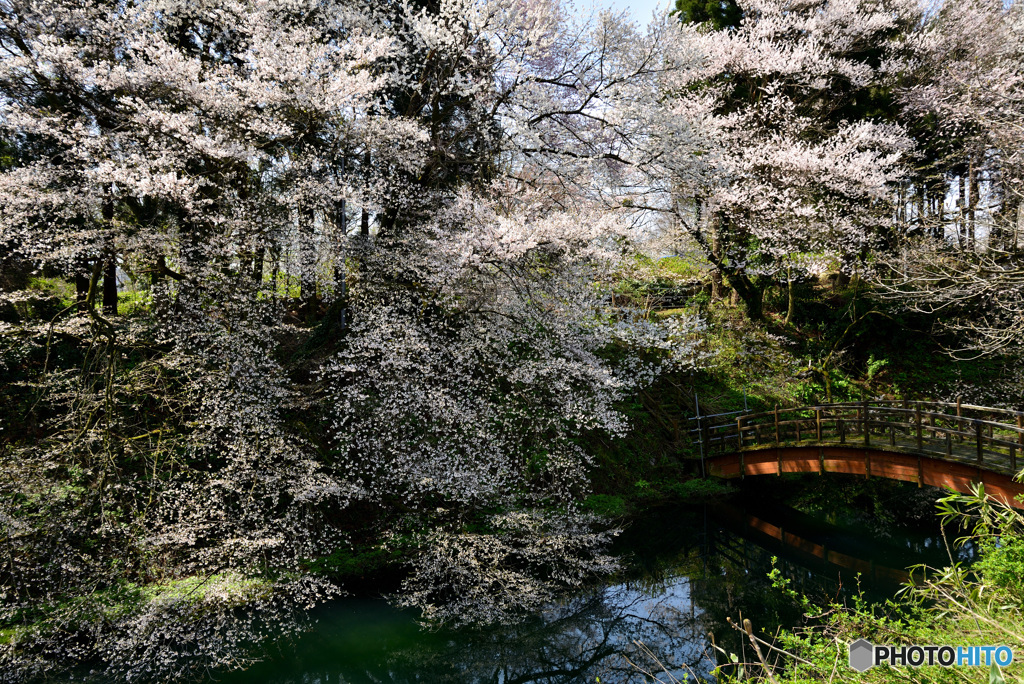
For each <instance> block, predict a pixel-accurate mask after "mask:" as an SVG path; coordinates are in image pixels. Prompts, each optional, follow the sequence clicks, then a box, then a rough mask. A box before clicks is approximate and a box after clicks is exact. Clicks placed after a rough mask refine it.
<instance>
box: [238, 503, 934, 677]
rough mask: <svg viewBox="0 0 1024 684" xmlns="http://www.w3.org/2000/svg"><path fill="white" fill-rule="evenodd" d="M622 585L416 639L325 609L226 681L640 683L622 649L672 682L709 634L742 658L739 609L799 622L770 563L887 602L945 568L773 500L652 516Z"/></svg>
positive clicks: (909, 543) (822, 593) (702, 660)
mask: <svg viewBox="0 0 1024 684" xmlns="http://www.w3.org/2000/svg"><path fill="white" fill-rule="evenodd" d="M618 545H619V549H618V550H619V551H620V552H624V553H628V554H629V555H630V557H631V560H630V567H631V568H632V570H631V572H630V574H629V576H628V577H627V578H626V579H625V580H624V581H622V582H621V583H619V584H614V585H610V586H605V587H598V588H594V589H592V590H590V591H588V592H584V593H581V594H579V595H577V596H574V597H572V598H570V599H568V600H566V601H564V602H563V603H561V604H558V605H553V606H550V607H549V608H548V609H547V610H546V611H544V612H543V613H542V614H540V615H537V616H535V617H534V618H533V619H531V620H529V621H527V622H525V623H523V624H520V625H517V626H514V627H504V628H500V629H492V630H482V631H481V630H476V631H473V630H460V631H437V632H428V631H422V630H420V629H419V628H418V627H417V626H416V624H415V623H414V620H413V616H412V615H411V614H409V613H408V612H402V611H398V610H395V609H393V608H391V607H389V606H388V605H387V604H386V603H384V602H383V601H377V600H344V601H338V602H336V603H334V604H332V605H330V606H325V607H324V608H323V609H321V610H320V612H319V614H318V616H317V617H318V625H317V628H316V630H314V631H313V632H312V633H310V634H308V635H306V636H304V637H303V638H302V639H301V640H299V642H298V643H297V644H295V645H294V647H293V648H290V649H288V650H287V651H286V652H284V653H281V654H280V655H279V656H277V657H275V658H273V659H271V660H269V661H268V662H265V663H262V664H260V665H259V666H257V667H255V668H253V669H251V670H249V671H248V672H245V673H239V674H236V675H231V676H229V677H225V678H224V679H225V681H228V682H236V681H237V682H243V681H244V682H268V683H270V682H273V683H275V684H285V683H289V684H290V683H296V684H298V683H300V682H301V683H303V684H329V683H330V684H356V683H363V682H366V683H370V682H374V683H378V682H394V683H399V682H402V683H405V682H432V683H433V682H436V683H440V684H444V683H449V682H450V683H453V684H454V683H458V684H462V683H467V682H491V683H495V684H526V683H528V682H536V683H541V684H556V683H557V684H563V683H565V684H568V683H570V682H571V683H576V682H595V681H597V680H598V678H599V680H600V681H601V682H606V683H607V682H634V681H635V682H640V681H644V678H643V676H642V675H640V674H639V673H638V672H637V671H636V670H635V669H634V667H633V666H632V665H631V664H630V662H629V661H630V660H634V661H636V660H637V658H638V654H637V653H636V647H635V646H634V643H633V642H634V640H638V641H641V642H642V643H644V644H645V645H646V646H647V647H648V648H650V649H651V650H652V651H653V652H654V653H657V654H658V656H659V658H661V659H662V662H664V663H665V664H666V665H667V666H668V667H669V669H670V670H671V671H673V673H674V674H675V675H676V676H681V675H682V674H684V673H690V674H691V675H696V676H697V677H699V678H707V677H709V674H710V672H711V670H712V669H713V668H714V667H715V665H716V659H715V657H714V655H713V653H714V652H713V650H712V649H711V648H710V642H709V638H708V635H709V634H713V635H714V638H715V640H716V643H718V644H719V645H721V646H723V647H724V648H726V650H729V651H732V652H736V653H737V654H738V655H739V656H740V657H741V658H743V657H744V656H745V655H746V654H745V652H744V643H743V640H741V639H739V638H738V635H737V634H736V633H735V632H734V630H732V629H731V628H730V627H729V626H728V624H727V623H726V618H727V617H732V618H733V619H734V620H735V619H737V618H738V617H739V615H740V614H741V613H742V615H743V616H744V617H749V618H750V619H751V620H753V622H754V625H755V627H757V628H758V629H759V630H762V631H766V632H768V633H769V634H771V633H773V632H774V631H775V629H776V628H777V627H778V626H780V625H785V626H791V625H795V624H798V623H799V621H800V619H801V615H800V610H799V608H798V606H797V605H796V604H795V603H794V602H793V601H792V600H790V599H788V598H787V597H786V596H785V595H784V594H783V593H782V592H780V591H778V590H775V589H773V588H772V587H771V582H770V581H769V579H768V577H767V573H768V571H769V570H770V569H771V568H772V557H773V556H776V557H778V561H777V562H776V567H778V568H779V570H780V571H781V572H782V574H783V575H784V576H786V577H788V578H789V579H790V580H791V582H792V585H791V586H793V587H794V588H796V589H798V590H800V591H803V592H806V593H809V594H811V595H813V596H816V597H818V598H819V599H821V600H824V599H827V598H829V597H839V598H842V597H843V596H845V595H848V594H849V592H850V591H851V590H854V589H855V588H856V582H855V581H854V578H855V576H856V572H857V571H861V572H863V571H864V570H865V569H866V570H867V571H868V572H863V575H862V581H861V587H862V588H863V589H864V590H866V591H867V592H869V594H873V595H875V596H876V597H878V598H884V597H887V596H891V595H892V591H893V589H894V588H895V586H894V582H895V581H896V580H900V579H901V578H902V577H903V568H905V567H906V566H907V565H911V564H915V563H921V562H928V563H932V564H943V563H944V562H946V561H947V560H948V559H947V557H946V551H945V550H944V547H943V544H942V539H941V537H940V536H938V535H937V534H935V535H925V534H913V533H906V534H903V535H894V536H893V537H892V538H891V539H890V540H888V541H887V543H885V544H884V545H880V544H879V543H878V541H877V539H876V538H875V537H874V536H873V535H870V534H867V533H860V534H858V533H857V532H856V531H852V530H849V529H842V528H838V527H836V526H831V525H827V524H822V523H821V522H820V521H818V520H816V519H812V518H809V517H808V516H804V515H802V514H800V513H798V512H796V511H793V510H792V509H786V508H785V507H780V506H778V505H776V504H771V503H768V504H758V505H756V506H754V507H753V508H751V509H749V510H744V509H741V508H739V507H738V506H736V505H734V504H719V505H715V506H707V507H688V508H673V509H665V510H662V511H657V512H655V513H652V514H650V515H649V516H647V518H645V519H644V520H642V521H640V522H639V523H638V524H636V525H634V526H633V527H632V528H631V529H630V530H629V531H628V532H627V533H626V534H624V535H623V536H622V538H621V539H620V541H619V542H618Z"/></svg>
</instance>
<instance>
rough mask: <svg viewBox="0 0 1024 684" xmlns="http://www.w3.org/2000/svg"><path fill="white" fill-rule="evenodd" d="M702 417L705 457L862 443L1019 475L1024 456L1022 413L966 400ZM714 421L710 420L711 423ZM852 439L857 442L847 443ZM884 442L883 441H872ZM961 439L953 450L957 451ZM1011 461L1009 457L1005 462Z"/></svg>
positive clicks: (890, 401) (828, 406) (892, 402)
mask: <svg viewBox="0 0 1024 684" xmlns="http://www.w3.org/2000/svg"><path fill="white" fill-rule="evenodd" d="M730 417H731V418H732V420H728V421H723V422H720V423H719V422H715V421H714V420H713V418H712V417H702V418H704V420H703V421H702V426H701V429H700V439H701V441H702V442H703V443H704V444H705V454H706V455H711V454H710V451H712V450H713V451H714V452H715V453H719V454H721V453H728V452H729V451H739V452H743V451H750V450H757V449H764V448H771V447H772V446H785V445H790V446H792V445H793V444H797V445H800V446H813V445H815V444H818V445H822V446H826V445H834V444H836V443H839V444H847V443H850V444H851V445H852V444H856V443H861V444H862V445H863V446H864V447H866V448H871V449H877V448H882V449H886V448H888V449H896V450H898V451H905V452H911V453H919V454H922V455H925V454H926V455H928V456H935V455H937V454H938V455H941V457H942V458H944V459H946V460H954V461H974V462H976V463H979V464H981V463H985V464H986V467H989V466H990V465H994V466H997V467H1000V468H1001V467H1002V465H1003V461H1004V460H1008V465H1009V468H1010V469H1011V470H1014V472H1015V470H1016V466H1017V459H1018V455H1019V456H1021V457H1024V411H1011V410H1009V409H998V408H991V407H985V406H974V405H972V404H964V403H962V402H959V403H955V404H954V403H952V402H929V401H914V402H910V401H905V400H898V399H897V400H893V399H884V400H876V401H859V402H840V403H833V404H814V405H808V406H798V407H793V408H785V409H783V408H779V407H778V406H776V407H775V408H773V409H772V410H771V411H761V412H757V413H747V414H742V415H738V416H730ZM709 418H711V419H709ZM852 436H855V437H853V441H852V442H850V441H849V439H850V438H851V437H852ZM876 436H877V437H880V438H881V439H880V441H877V442H876V440H875V439H874V438H875V437H876ZM954 442H955V448H954ZM1007 457H1008V459H1007Z"/></svg>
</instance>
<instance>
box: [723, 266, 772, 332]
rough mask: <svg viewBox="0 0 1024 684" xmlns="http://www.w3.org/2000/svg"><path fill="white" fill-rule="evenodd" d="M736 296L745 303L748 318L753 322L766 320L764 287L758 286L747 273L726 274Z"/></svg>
mask: <svg viewBox="0 0 1024 684" xmlns="http://www.w3.org/2000/svg"><path fill="white" fill-rule="evenodd" d="M725 277H726V278H728V280H729V285H731V286H732V289H733V291H734V292H735V293H736V296H737V297H738V298H739V299H740V300H742V301H743V308H744V309H745V310H746V313H747V318H749V319H750V320H752V321H760V320H761V319H763V318H764V287H761V286H759V285H757V284H756V283H755V282H754V281H753V280H752V279H751V278H750V277H749V276H748V275H747V274H745V273H726V274H725Z"/></svg>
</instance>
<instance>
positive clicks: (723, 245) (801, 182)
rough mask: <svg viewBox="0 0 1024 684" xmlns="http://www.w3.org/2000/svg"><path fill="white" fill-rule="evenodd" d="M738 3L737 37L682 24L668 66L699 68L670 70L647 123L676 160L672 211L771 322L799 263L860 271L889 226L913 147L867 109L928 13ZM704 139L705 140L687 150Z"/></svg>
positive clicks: (668, 184)
mask: <svg viewBox="0 0 1024 684" xmlns="http://www.w3.org/2000/svg"><path fill="white" fill-rule="evenodd" d="M739 7H740V9H741V10H742V14H743V20H742V22H741V23H740V25H739V27H738V28H736V29H734V30H732V29H724V30H707V29H706V28H704V27H699V26H694V25H685V26H683V27H681V28H679V30H678V31H677V32H676V40H675V43H674V44H675V48H674V49H672V50H671V51H670V52H669V53H668V54H667V59H668V60H670V61H672V62H674V63H677V64H681V65H685V64H694V66H691V67H688V68H676V69H669V70H667V71H666V75H665V78H664V79H663V81H662V85H661V87H662V88H663V92H664V93H665V97H664V99H663V101H662V106H661V107H660V108H659V111H658V113H657V115H658V117H659V120H657V121H652V122H651V123H650V124H649V125H648V128H649V131H650V133H649V135H650V137H651V140H652V143H656V144H657V145H658V149H659V151H662V152H663V154H662V155H661V156H660V157H659V158H658V160H659V162H660V163H659V165H658V167H657V173H656V174H653V176H652V186H654V187H656V188H657V189H658V190H660V191H661V193H662V195H663V199H662V200H661V201H660V205H659V206H661V207H662V208H664V209H668V210H670V211H673V212H675V213H676V215H677V220H678V221H679V222H680V223H681V225H683V226H684V227H685V229H686V230H687V232H688V233H689V234H690V236H691V237H692V238H693V239H694V240H695V241H696V243H697V244H698V245H699V246H700V247H701V248H702V249H703V251H704V253H705V255H706V257H707V258H708V260H709V261H710V262H711V263H712V265H713V266H714V268H715V269H716V270H717V271H718V272H719V273H721V275H722V276H723V277H724V278H726V279H727V280H728V282H729V284H730V285H731V286H732V287H733V288H734V290H735V291H736V293H737V294H738V295H739V296H740V297H741V298H742V299H743V301H744V304H745V306H746V309H747V312H748V314H749V315H750V316H751V317H752V318H758V317H760V316H761V306H762V305H761V301H762V296H763V292H764V288H765V286H766V284H767V283H768V282H771V281H772V280H773V279H776V278H777V277H778V274H779V273H780V272H786V271H788V270H791V268H792V266H793V264H791V263H790V262H789V259H790V257H791V255H793V254H795V253H814V254H818V255H825V256H832V257H835V258H838V259H841V260H843V261H844V262H845V263H847V264H848V263H849V262H850V261H851V259H854V258H856V257H857V256H858V255H863V254H864V251H865V250H866V249H867V248H868V247H869V245H870V244H871V241H872V240H873V239H874V238H875V237H876V236H877V235H878V234H879V233H881V232H884V231H885V230H887V229H888V228H889V226H890V224H891V209H890V200H891V188H892V185H893V184H894V183H895V182H896V181H898V180H899V179H900V178H901V176H902V174H903V173H904V169H903V159H904V156H905V154H906V153H907V152H908V150H910V148H911V146H912V143H911V140H910V139H909V137H908V136H907V134H906V133H905V131H904V130H903V129H902V128H901V127H900V126H899V125H898V124H894V123H889V122H885V121H879V120H876V119H872V118H870V117H865V116H863V115H861V114H860V113H859V112H858V111H857V107H856V106H854V105H855V104H856V102H857V101H858V100H862V99H864V98H866V97H868V95H869V93H870V92H871V91H872V90H873V89H878V88H881V87H884V86H885V85H886V83H887V76H886V72H885V71H884V70H883V69H882V65H883V61H882V58H883V56H884V47H885V45H886V44H887V41H890V39H891V38H892V37H894V36H895V34H897V32H898V31H899V30H900V29H901V28H902V27H905V26H906V25H907V24H908V22H910V21H912V20H913V18H914V17H915V16H916V14H917V10H916V5H915V4H914V3H912V2H900V3H885V4H882V3H872V2H862V1H860V0H848V1H843V2H835V1H828V2H825V1H822V2H811V3H806V2H801V3H791V2H786V1H784V0H765V1H761V0H757V1H751V2H740V3H739ZM880 46H881V47H880ZM695 134H696V135H695ZM694 137H703V140H704V142H703V143H702V144H699V145H694V144H685V142H689V141H691V140H692V139H693V138H694ZM680 143H684V144H680ZM695 153H697V154H699V155H700V158H701V160H702V161H703V164H704V167H703V169H699V171H700V173H699V174H696V175H695V174H694V170H695V166H694V164H693V163H692V161H691V158H692V156H693V155H694V154H695Z"/></svg>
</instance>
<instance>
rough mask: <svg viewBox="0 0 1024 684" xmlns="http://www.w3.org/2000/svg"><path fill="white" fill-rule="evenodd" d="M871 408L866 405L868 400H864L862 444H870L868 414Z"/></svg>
mask: <svg viewBox="0 0 1024 684" xmlns="http://www.w3.org/2000/svg"><path fill="white" fill-rule="evenodd" d="M870 411H871V409H870V408H869V407H868V400H867V399H865V400H864V446H871V426H870V425H868V416H869V414H870Z"/></svg>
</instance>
